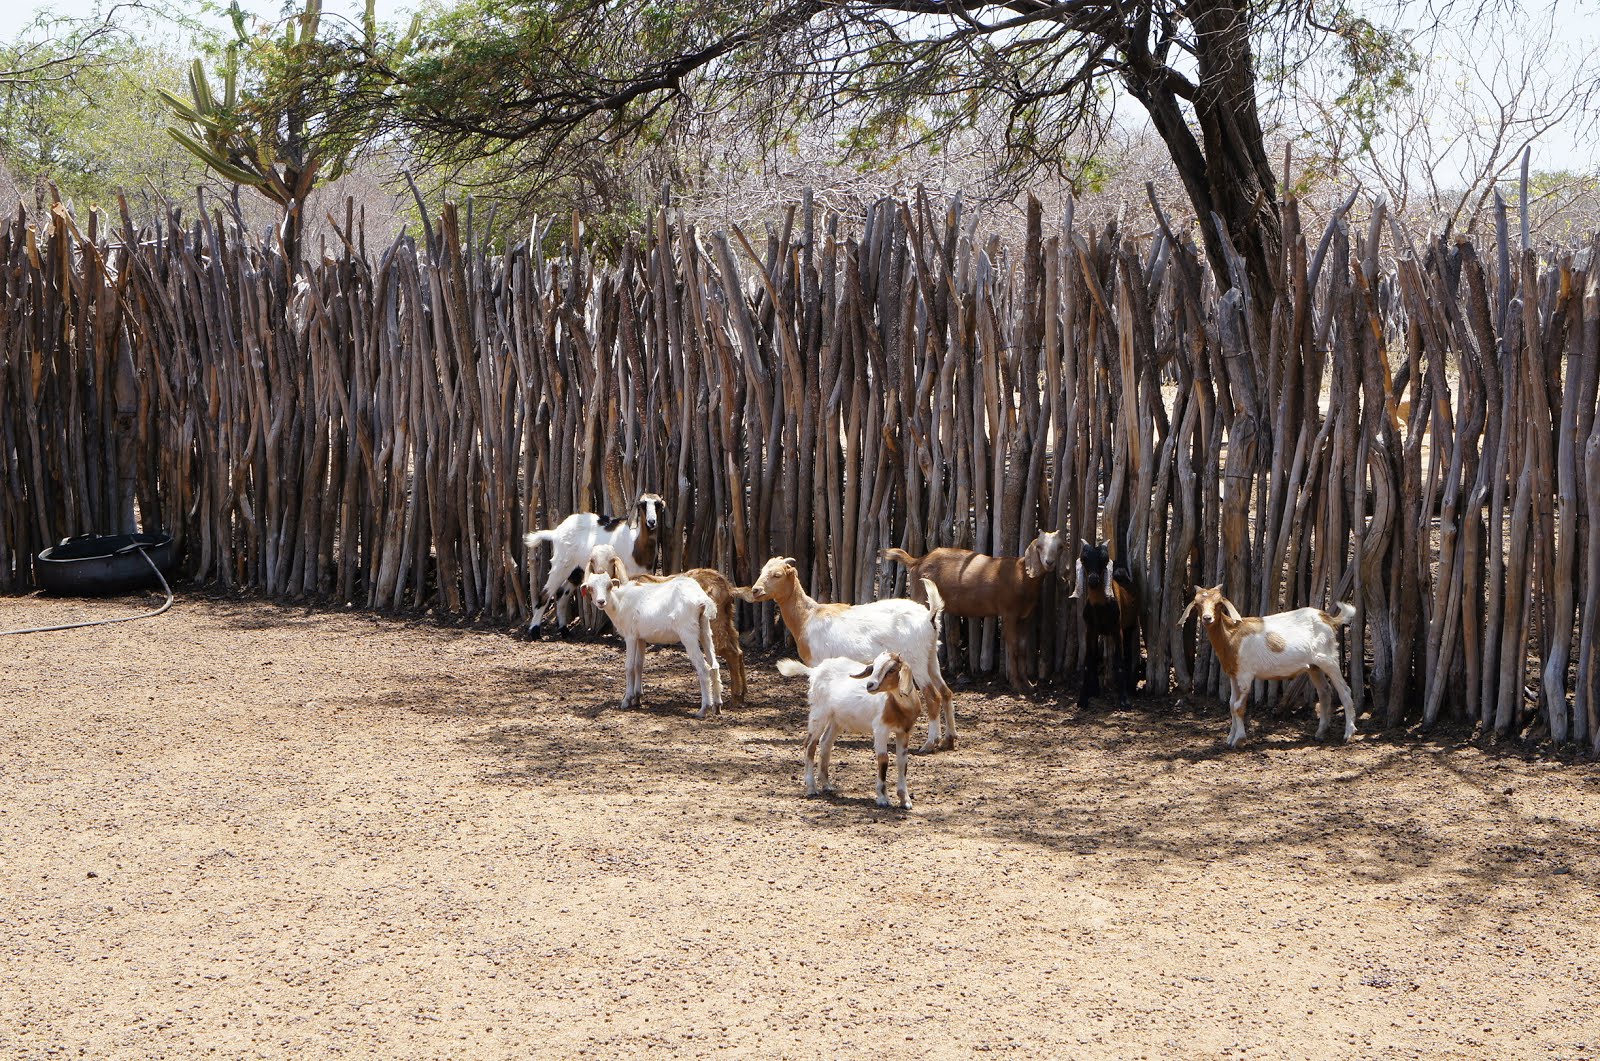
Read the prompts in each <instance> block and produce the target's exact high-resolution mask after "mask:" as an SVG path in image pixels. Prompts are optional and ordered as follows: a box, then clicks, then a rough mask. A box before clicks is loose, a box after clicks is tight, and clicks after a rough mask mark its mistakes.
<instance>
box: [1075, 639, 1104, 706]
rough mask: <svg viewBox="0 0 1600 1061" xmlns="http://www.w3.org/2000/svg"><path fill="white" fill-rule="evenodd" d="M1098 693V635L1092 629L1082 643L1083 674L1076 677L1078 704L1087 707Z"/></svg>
mask: <svg viewBox="0 0 1600 1061" xmlns="http://www.w3.org/2000/svg"><path fill="white" fill-rule="evenodd" d="M1098 695H1100V635H1099V634H1097V633H1095V632H1094V631H1093V630H1090V631H1089V636H1088V637H1087V638H1086V639H1085V640H1084V644H1083V674H1082V676H1081V677H1080V678H1079V679H1078V706H1079V707H1087V706H1088V704H1089V700H1090V699H1091V698H1092V697H1095V696H1098Z"/></svg>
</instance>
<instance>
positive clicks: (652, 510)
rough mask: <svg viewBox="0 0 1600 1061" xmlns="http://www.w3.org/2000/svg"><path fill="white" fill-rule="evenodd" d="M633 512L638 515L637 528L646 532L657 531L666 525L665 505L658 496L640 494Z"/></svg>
mask: <svg viewBox="0 0 1600 1061" xmlns="http://www.w3.org/2000/svg"><path fill="white" fill-rule="evenodd" d="M634 511H635V512H636V513H637V514H638V520H639V526H641V527H643V528H644V529H645V530H647V531H655V530H659V529H660V528H662V527H665V526H666V525H667V503H666V502H665V501H663V500H662V499H661V495H660V494H640V495H639V500H638V503H636V504H635V505H634Z"/></svg>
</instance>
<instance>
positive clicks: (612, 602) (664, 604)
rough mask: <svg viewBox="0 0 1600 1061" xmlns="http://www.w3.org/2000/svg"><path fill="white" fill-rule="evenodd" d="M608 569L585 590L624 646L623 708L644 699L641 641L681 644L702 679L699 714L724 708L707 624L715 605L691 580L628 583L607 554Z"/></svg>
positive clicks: (591, 577) (596, 574) (588, 582)
mask: <svg viewBox="0 0 1600 1061" xmlns="http://www.w3.org/2000/svg"><path fill="white" fill-rule="evenodd" d="M608 566H609V567H610V568H611V570H610V571H596V572H592V573H591V574H589V575H588V577H586V578H585V579H584V580H583V592H584V594H585V595H586V596H587V597H588V598H589V599H590V600H592V601H594V603H595V606H596V607H598V608H599V609H600V610H601V611H603V612H605V613H606V616H607V617H608V618H609V619H610V620H611V624H612V625H613V626H615V627H616V628H617V632H618V633H620V634H621V635H622V637H623V640H624V641H625V642H626V644H627V666H626V672H627V678H626V681H625V685H624V689H623V694H622V707H623V708H625V709H626V708H630V707H638V706H639V705H640V704H641V703H643V702H644V649H645V645H647V644H652V645H670V644H672V643H673V642H674V641H676V642H679V643H680V644H682V645H683V650H684V652H685V653H687V654H688V656H689V662H690V663H692V664H694V672H695V675H696V676H697V677H698V678H699V679H700V712H699V716H698V717H700V718H705V717H707V716H708V715H715V714H718V713H720V712H721V710H722V675H721V673H720V672H719V671H718V669H717V655H716V652H715V651H714V650H713V644H712V637H711V623H712V620H713V619H715V618H716V615H717V606H716V604H715V602H713V601H712V599H711V598H710V597H709V596H707V595H706V591H705V590H703V589H701V588H700V586H699V584H698V583H696V582H695V581H694V579H691V578H669V579H667V580H666V581H665V582H659V583H644V582H636V581H630V580H629V578H628V573H627V571H626V570H625V569H624V567H623V563H622V560H621V558H620V557H615V556H613V557H611V558H610V561H609V565H608Z"/></svg>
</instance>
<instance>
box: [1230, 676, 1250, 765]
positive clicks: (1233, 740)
mask: <svg viewBox="0 0 1600 1061" xmlns="http://www.w3.org/2000/svg"><path fill="white" fill-rule="evenodd" d="M1228 681H1229V687H1230V689H1231V691H1232V696H1231V697H1230V698H1229V700H1228V714H1229V722H1228V747H1230V748H1237V747H1238V746H1239V742H1240V741H1242V740H1244V732H1245V730H1244V711H1245V708H1246V707H1247V706H1248V705H1249V703H1250V681H1251V676H1250V675H1245V674H1240V675H1230V676H1229V679H1228Z"/></svg>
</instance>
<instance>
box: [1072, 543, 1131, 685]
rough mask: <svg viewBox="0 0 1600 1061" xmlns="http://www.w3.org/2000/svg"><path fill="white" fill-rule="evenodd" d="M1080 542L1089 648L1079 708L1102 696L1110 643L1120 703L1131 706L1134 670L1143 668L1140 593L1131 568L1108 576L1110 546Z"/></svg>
mask: <svg viewBox="0 0 1600 1061" xmlns="http://www.w3.org/2000/svg"><path fill="white" fill-rule="evenodd" d="M1080 542H1081V545H1082V548H1081V550H1080V551H1079V553H1078V587H1077V592H1078V595H1079V596H1081V597H1082V598H1083V631H1084V646H1083V679H1082V681H1081V682H1080V684H1079V686H1078V706H1079V707H1082V706H1084V705H1085V704H1087V703H1088V702H1089V698H1090V697H1093V696H1098V695H1099V694H1100V669H1101V663H1102V656H1101V652H1102V651H1103V649H1102V646H1103V645H1105V644H1106V643H1108V642H1109V643H1110V645H1111V669H1112V672H1113V674H1114V676H1115V678H1116V683H1117V705H1118V706H1119V707H1127V706H1128V697H1129V696H1130V695H1132V693H1133V686H1134V680H1133V670H1134V668H1135V667H1137V666H1138V664H1139V594H1138V591H1137V590H1136V589H1134V585H1133V576H1132V575H1130V574H1129V573H1128V570H1127V568H1123V567H1118V568H1116V569H1115V570H1113V571H1112V572H1111V573H1110V578H1109V579H1108V578H1107V577H1106V569H1107V568H1108V567H1110V565H1111V550H1110V549H1109V548H1108V547H1107V546H1106V545H1104V544H1101V545H1090V544H1089V543H1088V542H1083V541H1081V539H1080Z"/></svg>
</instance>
